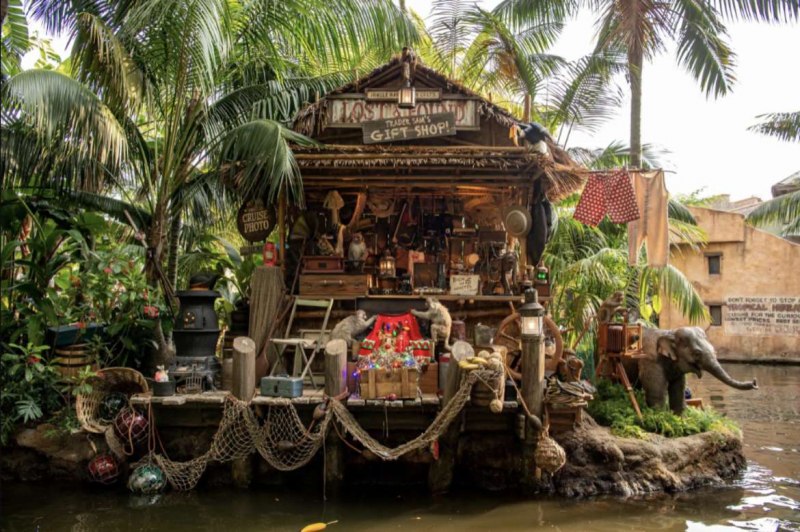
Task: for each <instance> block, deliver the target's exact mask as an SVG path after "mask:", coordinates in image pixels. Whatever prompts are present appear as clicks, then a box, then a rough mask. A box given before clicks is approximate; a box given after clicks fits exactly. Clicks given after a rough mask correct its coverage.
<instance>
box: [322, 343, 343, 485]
mask: <svg viewBox="0 0 800 532" xmlns="http://www.w3.org/2000/svg"><path fill="white" fill-rule="evenodd" d="M346 389H347V342H345V341H344V340H332V341H330V342H328V345H327V346H325V395H327V396H328V397H331V398H333V397H338V396H340V395H341V394H342V393H343V392H344V391H345V390H346ZM328 408H330V405H329V406H328ZM334 423H336V420H335V419H331V420H330V424H329V425H328V434H327V436H326V437H325V483H326V487H327V488H328V489H331V490H333V491H335V490H337V489H338V488H339V487H340V486H341V485H342V482H343V481H344V444H343V442H342V440H341V438H339V435H338V433H337V432H336V429H335V428H334V427H333V424H334Z"/></svg>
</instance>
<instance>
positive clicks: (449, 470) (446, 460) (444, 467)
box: [428, 341, 475, 493]
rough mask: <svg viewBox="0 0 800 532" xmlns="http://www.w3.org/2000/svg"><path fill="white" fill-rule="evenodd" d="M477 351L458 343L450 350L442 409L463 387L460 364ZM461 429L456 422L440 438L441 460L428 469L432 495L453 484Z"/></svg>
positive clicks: (467, 345) (446, 490)
mask: <svg viewBox="0 0 800 532" xmlns="http://www.w3.org/2000/svg"><path fill="white" fill-rule="evenodd" d="M474 354H475V351H474V350H473V349H472V346H471V345H469V344H468V343H467V342H462V341H458V342H456V343H454V344H453V348H452V349H451V350H450V365H449V366H448V367H447V382H446V383H445V389H444V397H443V398H442V407H443V408H444V406H445V405H446V404H447V403H448V402H449V401H451V400H452V399H453V397H454V396H455V395H456V392H458V389H459V388H460V387H461V368H460V367H458V363H459V362H461V361H462V360H466V359H468V358H469V357H471V356H473V355H474ZM459 435H460V427H459V426H458V421H457V420H456V421H454V422H453V424H452V425H450V426H449V427H448V428H447V430H446V431H445V432H444V434H442V437H441V438H439V442H438V443H439V459H438V460H434V461H433V462H432V463H431V466H430V468H429V469H428V489H429V490H430V492H431V493H447V492H448V491H450V486H452V484H453V469H454V468H455V464H456V452H457V451H458V439H459Z"/></svg>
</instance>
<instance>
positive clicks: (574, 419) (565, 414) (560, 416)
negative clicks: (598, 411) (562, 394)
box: [544, 404, 583, 434]
mask: <svg viewBox="0 0 800 532" xmlns="http://www.w3.org/2000/svg"><path fill="white" fill-rule="evenodd" d="M582 419H583V406H562V405H550V404H545V406H544V423H545V425H546V426H549V427H550V434H558V433H559V432H566V431H568V430H572V429H573V428H574V427H576V426H578V425H580V424H581V421H582Z"/></svg>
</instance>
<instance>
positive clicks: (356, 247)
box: [347, 233, 367, 272]
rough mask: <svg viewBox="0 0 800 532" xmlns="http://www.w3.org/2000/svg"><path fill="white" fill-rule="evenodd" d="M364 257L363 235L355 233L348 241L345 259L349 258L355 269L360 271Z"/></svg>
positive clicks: (365, 247)
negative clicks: (348, 245)
mask: <svg viewBox="0 0 800 532" xmlns="http://www.w3.org/2000/svg"><path fill="white" fill-rule="evenodd" d="M366 258H367V243H366V242H364V235H362V234H361V233H356V234H354V235H353V240H351V241H350V247H349V248H347V259H348V260H350V263H351V264H352V265H353V268H354V269H355V270H356V271H358V272H361V271H362V270H363V268H364V260H365V259H366Z"/></svg>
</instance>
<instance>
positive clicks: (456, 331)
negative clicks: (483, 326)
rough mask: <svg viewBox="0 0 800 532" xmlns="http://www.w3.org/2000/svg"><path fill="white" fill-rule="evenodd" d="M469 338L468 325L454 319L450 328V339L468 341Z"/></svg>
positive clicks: (452, 340)
mask: <svg viewBox="0 0 800 532" xmlns="http://www.w3.org/2000/svg"><path fill="white" fill-rule="evenodd" d="M466 339H467V325H466V324H465V323H464V322H463V321H461V320H453V325H452V327H451V328H450V341H451V342H456V341H458V340H461V341H466Z"/></svg>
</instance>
